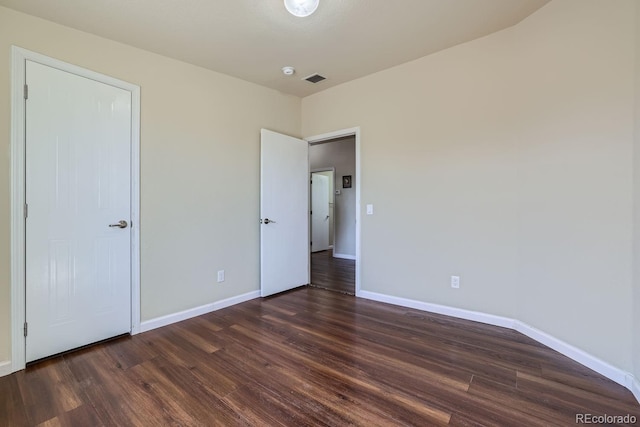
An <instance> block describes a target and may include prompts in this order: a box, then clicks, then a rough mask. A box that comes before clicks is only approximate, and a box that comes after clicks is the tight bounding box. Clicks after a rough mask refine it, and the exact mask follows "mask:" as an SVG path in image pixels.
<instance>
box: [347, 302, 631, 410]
mask: <svg viewBox="0 0 640 427" xmlns="http://www.w3.org/2000/svg"><path fill="white" fill-rule="evenodd" d="M358 296H359V297H362V298H366V299H370V300H373V301H379V302H384V303H387V304H393V305H399V306H401V307H408V308H414V309H416V310H422V311H428V312H430V313H437V314H444V315H446V316H451V317H456V318H459V319H466V320H472V321H475V322H481V323H486V324H489V325H493V326H501V327H503V328H509V329H513V330H516V331H518V332H520V333H521V334H523V335H526V336H528V337H529V338H531V339H533V340H535V341H537V342H539V343H541V344H544V345H546V346H547V347H550V348H552V349H553V350H556V351H557V352H559V353H561V354H563V355H565V356H567V357H568V358H570V359H572V360H574V361H576V362H578V363H580V364H581V365H584V366H586V367H587V368H590V369H592V370H594V371H596V372H598V373H599V374H601V375H603V376H605V377H607V378H609V379H610V380H612V381H614V382H616V383H618V384H620V385H621V386H623V387H626V388H628V389H629V390H630V391H631V392H632V393H633V394H634V396H635V397H636V399H637V400H638V402H639V403H640V382H639V381H638V379H636V378H634V377H633V375H631V374H630V373H628V372H625V371H623V370H622V369H619V368H616V367H615V366H613V365H611V364H609V363H608V362H605V361H604V360H602V359H599V358H597V357H595V356H593V355H591V354H589V353H587V352H585V351H583V350H581V349H579V348H577V347H574V346H572V345H571V344H568V343H566V342H564V341H562V340H559V339H557V338H555V337H553V336H551V335H549V334H548V333H546V332H543V331H540V330H539V329H536V328H534V327H533V326H529V325H527V324H526V323H524V322H521V321H519V320H515V319H511V318H508V317H503V316H496V315H493V314H487V313H482V312H478V311H470V310H465V309H461V308H455V307H449V306H446V305H439V304H431V303H428V302H423V301H417V300H412V299H407V298H400V297H395V296H392V295H386V294H380V293H377V292H370V291H360V294H359V295H358Z"/></svg>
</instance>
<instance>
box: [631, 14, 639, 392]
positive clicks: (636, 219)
mask: <svg viewBox="0 0 640 427" xmlns="http://www.w3.org/2000/svg"><path fill="white" fill-rule="evenodd" d="M636 23H637V25H636V72H635V79H636V87H635V94H636V109H635V139H634V150H633V171H634V179H633V189H634V192H633V194H634V202H635V203H634V218H633V219H634V233H633V242H634V269H633V273H634V274H633V285H634V292H633V301H634V307H633V314H634V316H633V325H634V328H633V331H632V332H633V339H634V347H633V367H634V371H633V372H634V375H635V378H636V381H637V387H638V391H639V392H640V3H637V2H636ZM636 397H638V399H640V395H639V396H636Z"/></svg>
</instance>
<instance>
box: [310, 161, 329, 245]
mask: <svg viewBox="0 0 640 427" xmlns="http://www.w3.org/2000/svg"><path fill="white" fill-rule="evenodd" d="M327 249H329V177H327V176H325V175H321V174H319V173H313V174H311V252H318V251H326V250H327Z"/></svg>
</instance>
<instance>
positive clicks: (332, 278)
mask: <svg viewBox="0 0 640 427" xmlns="http://www.w3.org/2000/svg"><path fill="white" fill-rule="evenodd" d="M311 285H312V286H315V287H317V288H322V289H328V290H330V291H338V292H342V293H345V294H349V295H355V293H356V262H355V261H354V260H350V259H342V258H334V257H333V249H329V250H328V251H320V252H312V253H311Z"/></svg>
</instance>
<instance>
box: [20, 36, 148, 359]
mask: <svg viewBox="0 0 640 427" xmlns="http://www.w3.org/2000/svg"><path fill="white" fill-rule="evenodd" d="M26 60H30V61H34V62H38V63H40V64H43V65H47V66H50V67H54V68H57V69H59V70H63V71H67V72H69V73H73V74H76V75H79V76H83V77H86V78H89V79H92V80H96V81H99V82H102V83H105V84H109V85H111V86H115V87H118V88H121V89H124V90H127V91H129V92H131V107H132V108H131V263H132V264H131V304H132V307H131V333H134V334H135V333H137V332H138V331H139V329H140V231H139V230H140V87H139V86H137V85H134V84H131V83H127V82H124V81H122V80H118V79H115V78H113V77H109V76H105V75H103V74H99V73H96V72H94V71H90V70H87V69H84V68H81V67H78V66H76V65H73V64H68V63H66V62H62V61H59V60H57V59H54V58H50V57H48V56H44V55H41V54H39V53H36V52H31V51H29V50H26V49H22V48H19V47H17V46H11V61H12V62H11V63H12V68H11V118H12V120H11V353H12V359H11V370H12V371H13V372H15V371H19V370H21V369H24V367H25V360H26V359H25V357H26V356H25V341H24V336H23V325H24V321H25V292H24V284H25V264H26V260H25V221H24V212H23V207H24V203H25V181H24V177H25V157H24V152H25V151H24V150H25V133H24V123H25V102H24V96H23V88H24V84H25V79H26V74H25V61H26Z"/></svg>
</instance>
